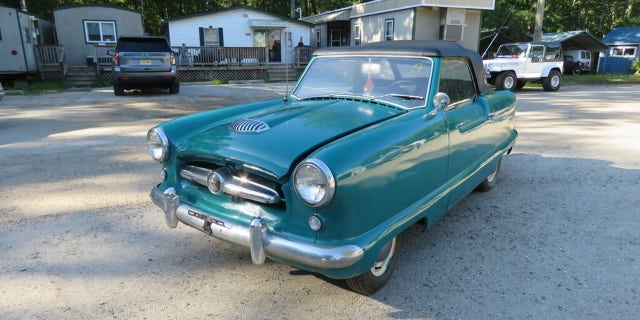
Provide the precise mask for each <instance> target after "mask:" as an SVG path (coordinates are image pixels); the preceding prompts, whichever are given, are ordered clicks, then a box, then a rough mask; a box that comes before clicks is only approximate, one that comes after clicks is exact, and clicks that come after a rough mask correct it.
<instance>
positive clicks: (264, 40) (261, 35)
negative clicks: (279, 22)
mask: <svg viewBox="0 0 640 320" xmlns="http://www.w3.org/2000/svg"><path fill="white" fill-rule="evenodd" d="M280 33H281V32H280V29H271V30H270V29H254V30H253V46H254V47H261V48H267V51H268V52H269V62H280V61H281V60H282V44H281V35H280Z"/></svg>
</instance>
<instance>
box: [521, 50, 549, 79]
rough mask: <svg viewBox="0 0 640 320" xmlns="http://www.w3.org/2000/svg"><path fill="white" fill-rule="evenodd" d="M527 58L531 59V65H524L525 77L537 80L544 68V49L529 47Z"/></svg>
mask: <svg viewBox="0 0 640 320" xmlns="http://www.w3.org/2000/svg"><path fill="white" fill-rule="evenodd" d="M529 57H530V58H531V63H527V64H525V70H524V72H525V77H529V78H539V77H540V75H541V74H542V71H543V70H544V68H545V66H546V64H545V63H544V62H545V58H544V57H545V47H544V46H543V45H531V49H530V51H529Z"/></svg>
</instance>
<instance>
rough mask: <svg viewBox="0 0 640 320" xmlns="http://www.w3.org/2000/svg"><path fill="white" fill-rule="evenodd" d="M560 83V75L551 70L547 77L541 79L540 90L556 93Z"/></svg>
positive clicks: (556, 71) (558, 72)
mask: <svg viewBox="0 0 640 320" xmlns="http://www.w3.org/2000/svg"><path fill="white" fill-rule="evenodd" d="M561 83H562V75H561V74H560V71H558V70H551V71H549V75H548V76H547V77H544V78H542V88H543V89H544V91H558V89H560V85H561Z"/></svg>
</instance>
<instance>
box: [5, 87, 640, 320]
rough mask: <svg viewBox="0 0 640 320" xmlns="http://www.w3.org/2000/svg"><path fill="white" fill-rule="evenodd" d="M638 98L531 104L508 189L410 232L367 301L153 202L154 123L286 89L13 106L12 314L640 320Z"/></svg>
mask: <svg viewBox="0 0 640 320" xmlns="http://www.w3.org/2000/svg"><path fill="white" fill-rule="evenodd" d="M639 89H640V86H637V85H620V86H573V87H563V88H562V89H561V90H560V91H559V92H556V93H549V92H543V91H542V90H541V89H528V90H523V91H520V92H518V94H517V95H518V101H519V102H518V103H519V106H518V112H517V115H516V126H517V128H518V130H519V132H520V137H519V139H518V142H517V144H516V147H515V149H514V153H513V154H511V155H510V156H508V157H507V158H506V159H505V160H504V161H503V166H502V171H501V173H500V176H499V179H500V180H499V183H498V185H497V186H496V188H495V189H493V190H492V191H490V192H488V193H482V194H480V193H474V194H472V195H470V196H469V197H467V198H466V199H465V200H463V201H462V202H461V203H460V204H459V205H458V206H456V207H455V208H454V209H453V210H452V211H451V212H450V213H449V214H448V215H447V216H446V217H445V218H444V219H443V220H442V221H441V222H440V223H438V224H436V225H435V226H434V227H433V228H431V229H430V230H428V231H427V232H422V230H421V229H420V228H419V227H417V226H416V227H414V228H412V229H410V230H408V231H407V232H406V233H405V234H404V235H403V239H402V240H403V241H402V242H403V246H402V248H401V251H400V256H399V261H398V265H397V269H396V272H395V274H394V275H393V277H392V278H391V280H390V281H389V283H388V284H387V286H386V287H385V288H383V289H382V290H381V291H379V292H378V293H377V294H375V295H374V296H371V297H364V296H360V295H357V294H355V293H352V292H350V291H347V290H346V289H345V287H344V285H343V283H342V282H340V281H334V280H330V279H325V278H322V277H320V276H317V275H314V274H310V273H306V272H301V271H299V270H297V269H295V268H292V267H289V266H286V265H282V264H278V263H275V262H270V261H267V263H266V264H265V265H262V266H256V265H253V264H251V257H250V254H249V251H248V250H246V249H244V248H241V247H237V246H233V245H230V244H227V243H224V242H222V241H218V240H215V239H211V238H209V237H207V236H205V235H204V234H202V233H199V232H197V231H195V230H193V229H191V228H189V227H186V226H180V227H179V228H178V229H169V228H168V227H166V225H165V222H164V218H163V215H162V213H161V211H160V210H159V209H158V208H156V207H155V206H154V205H153V204H151V202H150V200H149V196H148V194H149V190H150V188H151V187H152V186H153V185H154V183H155V182H156V181H157V180H158V179H159V178H158V175H159V167H158V165H157V163H155V162H154V161H153V160H152V159H151V158H150V156H148V155H147V152H146V146H145V134H146V131H147V129H148V128H150V127H152V126H154V125H155V124H157V123H159V122H162V121H164V120H167V119H170V118H173V117H176V116H178V115H182V114H188V113H192V112H195V111H199V110H204V109H208V108H214V107H222V106H224V105H226V104H229V103H231V101H235V102H238V101H250V100H255V99H262V98H268V97H278V96H281V95H282V93H283V92H284V91H285V90H286V89H285V88H284V86H283V85H280V84H237V85H225V86H209V85H184V86H183V87H182V88H181V93H180V94H179V95H169V94H165V93H162V92H155V91H151V92H134V93H128V94H127V95H126V96H124V97H115V96H114V95H113V93H112V91H111V89H109V88H104V89H95V90H93V91H91V92H64V93H55V94H44V95H37V96H7V97H5V98H4V99H3V100H2V102H0V283H1V286H0V318H1V319H14V318H15V319H22V318H29V319H38V318H41V319H96V318H101V319H108V318H135V319H165V318H166V319H189V318H192V319H197V318H202V319H204V318H208V319H637V317H638V315H639V314H640V192H639V191H640V142H638V139H639V138H638V137H639V136H640V105H639V104H638V101H640V90H639Z"/></svg>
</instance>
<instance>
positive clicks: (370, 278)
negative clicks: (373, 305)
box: [346, 237, 398, 296]
mask: <svg viewBox="0 0 640 320" xmlns="http://www.w3.org/2000/svg"><path fill="white" fill-rule="evenodd" d="M397 238H398V237H393V239H391V240H390V241H389V242H387V243H386V244H385V245H384V246H383V247H382V249H380V252H379V253H378V257H377V258H376V261H375V262H374V263H373V267H371V269H369V270H367V272H365V273H363V274H360V275H357V276H355V277H353V278H348V279H347V280H346V282H347V286H348V287H349V289H351V290H353V291H354V292H357V293H359V294H363V295H367V296H368V295H371V294H374V293H375V292H376V291H378V290H380V289H381V288H382V287H383V286H384V285H385V284H386V283H387V281H389V278H390V277H391V273H393V269H394V268H395V266H396V262H397V261H398V240H397Z"/></svg>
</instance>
